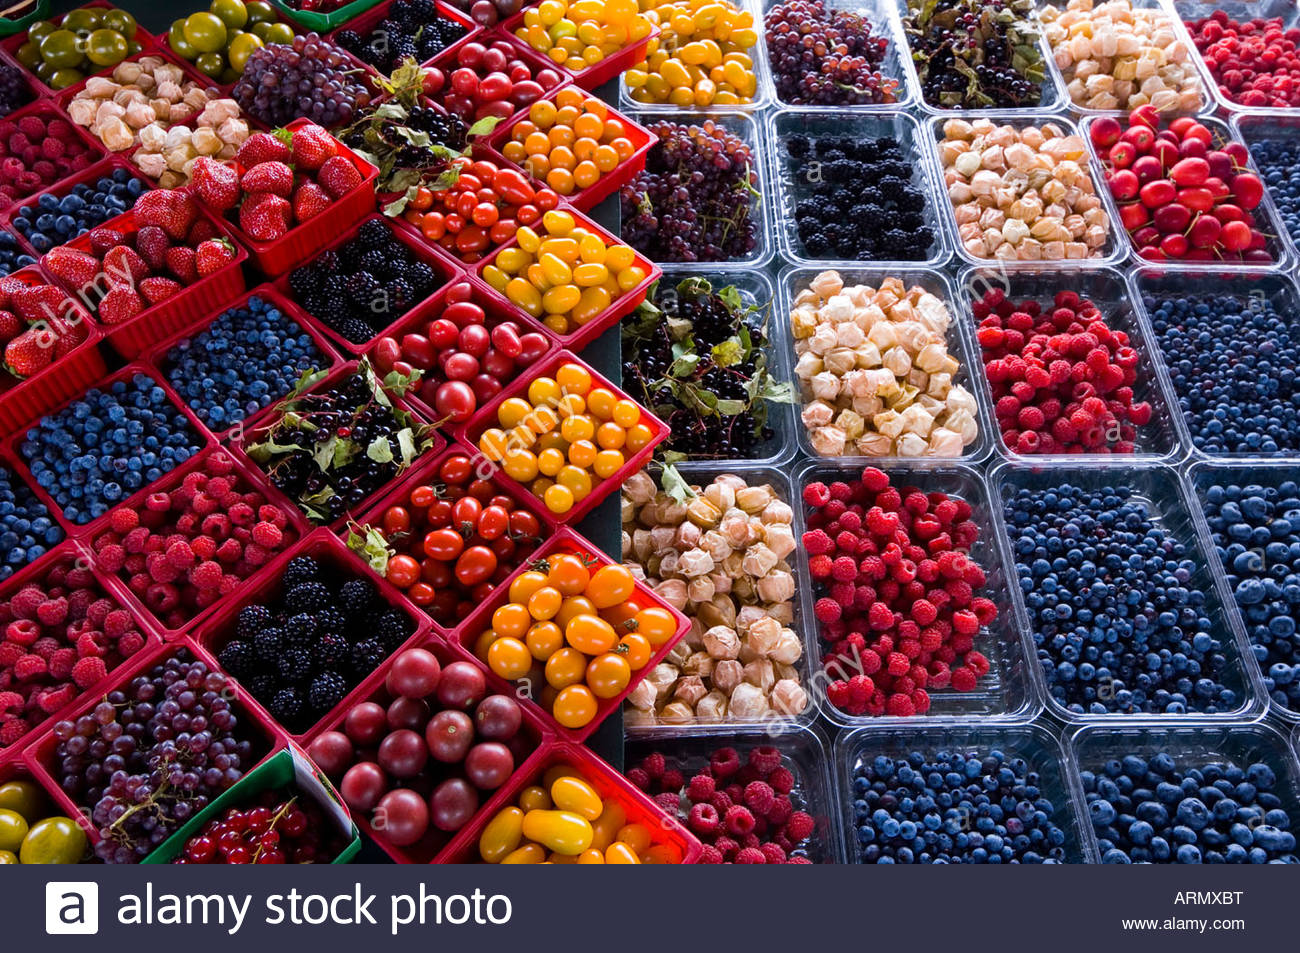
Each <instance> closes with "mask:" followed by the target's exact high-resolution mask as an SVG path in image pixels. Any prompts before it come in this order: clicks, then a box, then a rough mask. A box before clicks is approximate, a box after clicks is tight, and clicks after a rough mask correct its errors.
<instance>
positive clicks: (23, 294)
mask: <svg viewBox="0 0 1300 953" xmlns="http://www.w3.org/2000/svg"><path fill="white" fill-rule="evenodd" d="M12 304H13V308H14V310H15V311H16V312H18V317H20V318H22V319H23V320H24V321H26V322H27V323H28V324H35V323H36V322H37V321H51V322H57V321H61V320H62V315H64V314H65V313H67V311H68V308H69V305H70V302H69V301H68V296H67V295H65V294H64V293H63V292H62V291H60V290H59V289H58V288H56V287H54V286H53V285H25V286H24V287H22V288H19V289H17V290H15V291H14V293H13V297H12Z"/></svg>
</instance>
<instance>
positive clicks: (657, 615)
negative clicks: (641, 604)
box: [636, 606, 677, 648]
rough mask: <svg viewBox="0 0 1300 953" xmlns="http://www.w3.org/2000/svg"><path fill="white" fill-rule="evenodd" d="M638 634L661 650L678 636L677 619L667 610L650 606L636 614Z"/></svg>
mask: <svg viewBox="0 0 1300 953" xmlns="http://www.w3.org/2000/svg"><path fill="white" fill-rule="evenodd" d="M636 633H637V634H638V635H643V636H645V638H646V641H647V642H649V643H650V644H651V645H652V646H654V647H655V648H659V647H660V646H662V645H664V644H666V643H667V642H668V641H669V640H671V639H672V637H673V636H674V635H676V634H677V617H676V616H674V615H673V614H672V613H671V612H669V611H668V610H667V609H661V608H660V607H659V606H649V607H648V608H645V609H642V610H641V611H640V612H638V613H637V614H636Z"/></svg>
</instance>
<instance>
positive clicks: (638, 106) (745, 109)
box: [611, 0, 773, 124]
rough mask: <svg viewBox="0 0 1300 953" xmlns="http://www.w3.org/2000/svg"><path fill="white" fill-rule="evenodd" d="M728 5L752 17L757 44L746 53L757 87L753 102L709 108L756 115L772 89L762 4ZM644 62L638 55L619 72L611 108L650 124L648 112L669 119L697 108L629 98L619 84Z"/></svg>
mask: <svg viewBox="0 0 1300 953" xmlns="http://www.w3.org/2000/svg"><path fill="white" fill-rule="evenodd" d="M728 3H729V4H730V5H731V6H733V7H739V8H740V9H742V10H748V11H749V12H750V13H751V14H753V16H754V30H755V31H756V32H757V33H758V42H757V43H755V44H754V47H753V49H752V50H750V51H749V58H750V59H751V60H753V62H754V72H755V74H757V77H758V84H757V85H756V86H755V88H754V99H753V101H752V102H748V103H736V104H735V105H731V106H727V105H723V106H711V107H709V109H710V110H711V111H717V112H721V113H733V114H734V113H753V114H755V115H757V114H759V113H762V112H765V111H766V110H767V108H768V107H769V106H771V105H772V104H773V99H772V88H771V86H770V85H769V83H768V81H767V77H769V76H770V75H771V72H772V70H771V67H770V66H769V65H768V62H767V43H766V42H765V40H764V39H763V2H762V0H728ZM644 9H645V7H644V6H643V7H642V10H644ZM696 9H698V8H696ZM655 39H656V40H657V41H658V42H660V43H662V42H663V37H662V35H660V34H656V36H655ZM645 59H646V58H645V56H638V57H637V58H636V59H635V60H634V61H633V62H631V63H628V64H627V66H626V67H624V68H623V69H620V70H619V72H618V101H617V103H616V104H614V103H611V105H617V107H618V108H619V109H620V110H621V111H623V112H627V111H629V110H630V111H632V112H638V111H639V112H645V113H647V118H646V120H644V121H643V124H645V122H649V121H650V120H649V117H648V114H650V113H655V114H659V115H668V116H673V115H682V114H685V113H687V112H691V111H695V110H697V109H698V108H699V107H695V106H691V107H685V106H674V105H672V104H671V103H642V102H638V101H637V100H635V99H633V98H632V93H631V92H630V91H629V89H628V86H627V83H626V82H624V81H623V74H624V73H625V72H627V70H629V69H631V68H633V67H634V66H636V65H637V64H638V63H643V62H645Z"/></svg>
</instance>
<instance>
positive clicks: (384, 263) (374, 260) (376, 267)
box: [357, 248, 388, 278]
mask: <svg viewBox="0 0 1300 953" xmlns="http://www.w3.org/2000/svg"><path fill="white" fill-rule="evenodd" d="M357 267H358V268H361V269H362V270H363V271H364V272H365V273H366V274H367V275H369V276H370V277H371V278H374V276H375V275H382V274H384V273H386V272H387V271H388V255H387V253H385V251H384V249H382V248H371V249H369V250H368V251H366V253H365V254H363V255H362V256H361V258H360V260H359V261H358V262H357Z"/></svg>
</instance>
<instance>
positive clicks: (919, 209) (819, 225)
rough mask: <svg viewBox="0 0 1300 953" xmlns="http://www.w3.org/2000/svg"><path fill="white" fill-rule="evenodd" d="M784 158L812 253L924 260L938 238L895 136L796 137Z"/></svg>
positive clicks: (803, 238)
mask: <svg viewBox="0 0 1300 953" xmlns="http://www.w3.org/2000/svg"><path fill="white" fill-rule="evenodd" d="M785 151H786V155H785V162H786V164H787V168H788V175H789V178H790V180H791V182H792V183H793V184H794V195H795V223H796V226H797V229H798V234H799V241H800V242H801V243H802V244H803V247H804V252H805V254H806V255H807V256H808V257H809V258H822V259H836V260H843V261H921V260H924V259H925V258H927V257H929V254H930V249H931V248H932V247H933V246H934V243H935V241H936V240H937V237H936V235H935V233H934V229H933V228H932V227H931V226H930V225H928V224H926V221H925V215H924V210H925V202H926V199H925V195H924V193H923V191H922V190H921V189H919V188H917V186H915V185H914V184H913V183H912V176H913V174H914V173H915V174H917V175H919V174H920V173H919V171H918V170H917V169H916V168H915V163H914V162H913V161H912V160H910V159H908V157H907V156H906V155H905V154H904V153H903V150H902V148H901V147H900V146H899V144H898V143H897V142H896V141H895V140H893V139H889V138H884V137H882V138H879V139H866V138H855V137H852V136H816V137H809V136H802V135H796V136H790V137H788V138H787V139H786V141H785Z"/></svg>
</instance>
